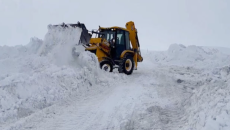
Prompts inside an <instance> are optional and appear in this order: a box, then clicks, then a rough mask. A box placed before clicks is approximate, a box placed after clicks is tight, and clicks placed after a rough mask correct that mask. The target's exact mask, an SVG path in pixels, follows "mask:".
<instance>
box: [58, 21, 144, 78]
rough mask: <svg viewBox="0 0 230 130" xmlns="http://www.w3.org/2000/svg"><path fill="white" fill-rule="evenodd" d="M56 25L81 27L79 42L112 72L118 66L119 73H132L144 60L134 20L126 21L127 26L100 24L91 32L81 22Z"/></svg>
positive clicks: (104, 68)
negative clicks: (104, 25) (103, 25)
mask: <svg viewBox="0 0 230 130" xmlns="http://www.w3.org/2000/svg"><path fill="white" fill-rule="evenodd" d="M54 26H62V27H69V26H71V27H78V28H81V29H82V33H81V37H80V41H79V42H80V43H81V44H82V45H83V46H84V47H85V50H86V51H90V52H92V53H94V54H95V55H96V56H97V57H98V61H99V63H100V67H101V69H103V70H105V71H109V72H112V71H113V69H114V68H118V71H119V73H125V74H127V75H130V74H132V72H133V70H137V62H142V61H143V58H142V56H141V52H140V44H139V40H138V35H137V29H136V28H135V25H134V22H132V21H129V22H127V23H126V28H122V27H117V26H113V27H100V26H99V29H98V30H96V31H91V32H90V31H88V30H87V29H86V27H85V25H84V24H83V23H80V22H78V23H77V24H64V23H63V24H62V25H54ZM92 36H95V37H94V38H93V37H92Z"/></svg>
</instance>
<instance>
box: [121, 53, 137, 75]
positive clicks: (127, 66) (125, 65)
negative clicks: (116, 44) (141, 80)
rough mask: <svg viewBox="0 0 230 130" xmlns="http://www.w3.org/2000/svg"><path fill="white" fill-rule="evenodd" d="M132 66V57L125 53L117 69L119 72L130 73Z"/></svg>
mask: <svg viewBox="0 0 230 130" xmlns="http://www.w3.org/2000/svg"><path fill="white" fill-rule="evenodd" d="M133 68H134V61H133V57H132V56H131V55H126V56H125V57H124V58H123V59H122V61H121V63H120V66H119V69H118V71H119V72H120V73H122V72H124V73H125V74H127V75H130V74H132V73H133Z"/></svg>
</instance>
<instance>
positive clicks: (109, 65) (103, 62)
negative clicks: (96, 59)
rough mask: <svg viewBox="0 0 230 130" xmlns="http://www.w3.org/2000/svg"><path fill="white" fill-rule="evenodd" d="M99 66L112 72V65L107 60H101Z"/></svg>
mask: <svg viewBox="0 0 230 130" xmlns="http://www.w3.org/2000/svg"><path fill="white" fill-rule="evenodd" d="M100 67H101V69H102V70H104V71H108V72H113V65H112V64H111V63H110V62H109V61H102V62H101V63H100Z"/></svg>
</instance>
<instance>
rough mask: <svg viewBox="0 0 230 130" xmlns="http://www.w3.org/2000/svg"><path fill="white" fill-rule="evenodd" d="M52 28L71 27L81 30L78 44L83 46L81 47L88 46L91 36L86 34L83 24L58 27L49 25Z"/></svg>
mask: <svg viewBox="0 0 230 130" xmlns="http://www.w3.org/2000/svg"><path fill="white" fill-rule="evenodd" d="M51 26H52V27H58V26H61V27H64V28H68V27H73V28H77V27H78V28H81V29H82V32H81V36H80V40H79V44H83V45H88V44H89V41H90V38H91V37H92V34H90V33H88V30H87V28H86V27H85V24H83V23H80V22H78V23H77V24H65V23H63V24H60V25H51Z"/></svg>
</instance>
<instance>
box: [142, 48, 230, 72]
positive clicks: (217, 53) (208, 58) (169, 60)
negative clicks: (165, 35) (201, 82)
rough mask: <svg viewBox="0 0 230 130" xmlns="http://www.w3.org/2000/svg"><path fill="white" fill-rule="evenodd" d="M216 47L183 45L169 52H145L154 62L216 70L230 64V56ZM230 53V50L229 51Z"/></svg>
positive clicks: (170, 49)
mask: <svg viewBox="0 0 230 130" xmlns="http://www.w3.org/2000/svg"><path fill="white" fill-rule="evenodd" d="M226 50H227V48H225V49H224V50H223V48H222V49H219V48H214V47H201V46H195V45H192V46H187V47H186V46H184V45H181V44H172V45H170V47H169V49H168V50H167V51H162V52H144V53H145V55H146V53H147V54H148V55H147V56H148V57H149V59H150V60H151V61H152V62H155V63H160V64H167V65H177V66H184V67H189V66H190V67H196V68H203V69H206V68H216V67H224V66H227V65H229V64H230V54H229V53H226V52H227V51H226ZM228 50H229V52H230V49H228Z"/></svg>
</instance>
